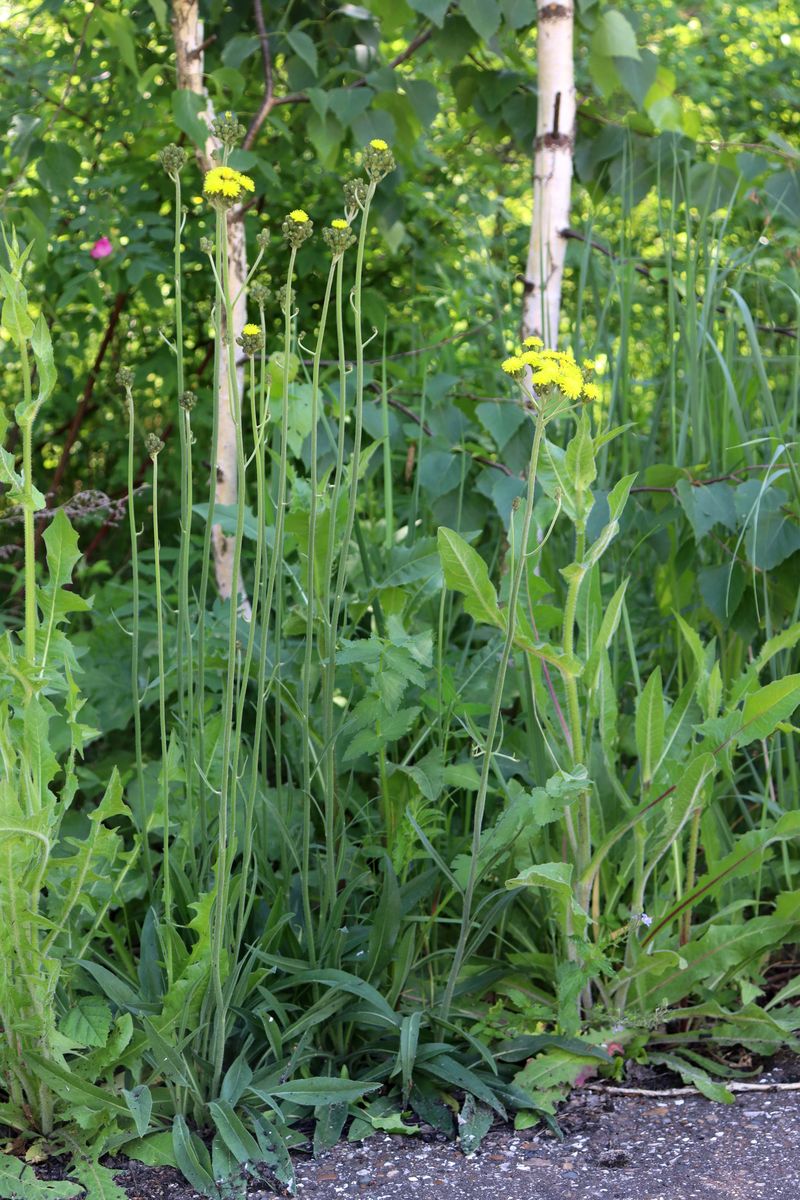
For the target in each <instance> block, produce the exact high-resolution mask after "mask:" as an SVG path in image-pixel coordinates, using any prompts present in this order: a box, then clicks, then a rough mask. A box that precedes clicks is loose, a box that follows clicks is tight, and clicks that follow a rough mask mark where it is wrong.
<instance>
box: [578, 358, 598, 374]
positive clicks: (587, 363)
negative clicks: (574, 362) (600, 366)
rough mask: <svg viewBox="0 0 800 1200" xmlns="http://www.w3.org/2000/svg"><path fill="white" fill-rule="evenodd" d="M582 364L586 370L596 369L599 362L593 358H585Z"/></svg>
mask: <svg viewBox="0 0 800 1200" xmlns="http://www.w3.org/2000/svg"><path fill="white" fill-rule="evenodd" d="M581 366H582V367H583V369H584V371H596V370H597V364H596V362H595V361H594V359H593V358H585V359H584V360H583V362H582V363H581Z"/></svg>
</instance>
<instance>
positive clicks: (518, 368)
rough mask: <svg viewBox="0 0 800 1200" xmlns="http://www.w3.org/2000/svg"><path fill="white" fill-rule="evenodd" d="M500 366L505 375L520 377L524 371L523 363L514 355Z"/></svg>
mask: <svg viewBox="0 0 800 1200" xmlns="http://www.w3.org/2000/svg"><path fill="white" fill-rule="evenodd" d="M500 365H501V367H502V369H503V370H504V371H505V373H506V375H521V374H522V372H523V371H524V370H525V363H524V362H523V361H522V359H521V358H520V357H519V356H518V355H516V354H512V355H511V357H510V358H507V359H506V360H505V362H502V363H501V364H500Z"/></svg>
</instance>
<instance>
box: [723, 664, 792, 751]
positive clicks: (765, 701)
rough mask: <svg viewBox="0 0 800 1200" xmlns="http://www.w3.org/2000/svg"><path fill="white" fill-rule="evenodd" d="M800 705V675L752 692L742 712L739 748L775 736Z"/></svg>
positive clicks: (779, 680) (737, 739)
mask: <svg viewBox="0 0 800 1200" xmlns="http://www.w3.org/2000/svg"><path fill="white" fill-rule="evenodd" d="M798 704H800V675H787V676H786V678H785V679H776V680H775V681H774V682H773V683H768V684H766V686H765V687H762V688H759V689H758V691H757V692H751V693H750V695H749V696H748V697H747V698H746V700H745V702H744V708H743V709H742V727H741V729H740V730H739V732H738V733H737V735H736V744H737V745H739V746H749V745H750V743H751V742H755V741H759V740H761V739H762V738H765V737H769V735H770V734H771V733H774V731H775V729H776V728H777V726H778V724H779V723H780V722H781V721H787V720H788V719H789V717H790V716H791V715H792V713H793V712H794V710H795V709H796V708H797V706H798Z"/></svg>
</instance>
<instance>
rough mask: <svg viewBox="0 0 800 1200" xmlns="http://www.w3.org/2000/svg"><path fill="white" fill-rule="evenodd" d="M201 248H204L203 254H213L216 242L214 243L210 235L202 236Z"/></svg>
mask: <svg viewBox="0 0 800 1200" xmlns="http://www.w3.org/2000/svg"><path fill="white" fill-rule="evenodd" d="M200 249H201V250H202V252H203V254H213V253H214V243H213V241H212V239H211V238H210V237H201V238H200Z"/></svg>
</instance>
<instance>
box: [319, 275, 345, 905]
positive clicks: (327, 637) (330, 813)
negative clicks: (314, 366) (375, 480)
mask: <svg viewBox="0 0 800 1200" xmlns="http://www.w3.org/2000/svg"><path fill="white" fill-rule="evenodd" d="M343 275H344V258H343V256H342V255H340V256H339V257H338V259H337V261H336V296H335V301H334V307H335V310H336V347H337V349H336V355H337V359H338V364H339V424H338V434H337V438H336V466H335V468H334V472H333V484H332V487H331V497H330V512H331V519H330V521H329V523H328V544H327V547H326V552H325V570H324V573H323V587H324V593H323V601H322V615H323V624H324V630H323V638H324V642H323V648H322V657H323V663H322V693H323V706H322V709H323V717H322V720H323V729H322V743H323V751H322V753H323V765H322V770H323V795H324V803H325V808H324V822H325V847H326V853H325V873H326V881H327V887H326V890H325V901H326V903H327V904H328V905H329V908H330V907H332V906H333V904H334V903H335V898H336V882H337V880H338V878H339V863H338V861H337V860H338V859H339V858H340V856H341V847H342V842H341V841H339V840H337V838H336V747H335V744H334V738H333V702H332V697H333V687H334V682H335V669H336V664H335V653H336V637H335V633H334V628H333V612H332V610H331V584H332V580H333V563H334V558H335V556H336V546H337V536H336V534H337V517H338V513H339V497H340V495H341V489H342V476H343V474H344V443H345V429H346V424H347V423H346V421H345V401H346V393H347V360H346V357H345V340H344V296H343V291H344V287H343ZM334 846H338V847H339V853H338V854H337V853H336V852H335V851H334ZM327 911H329V909H328V910H326V913H327Z"/></svg>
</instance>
